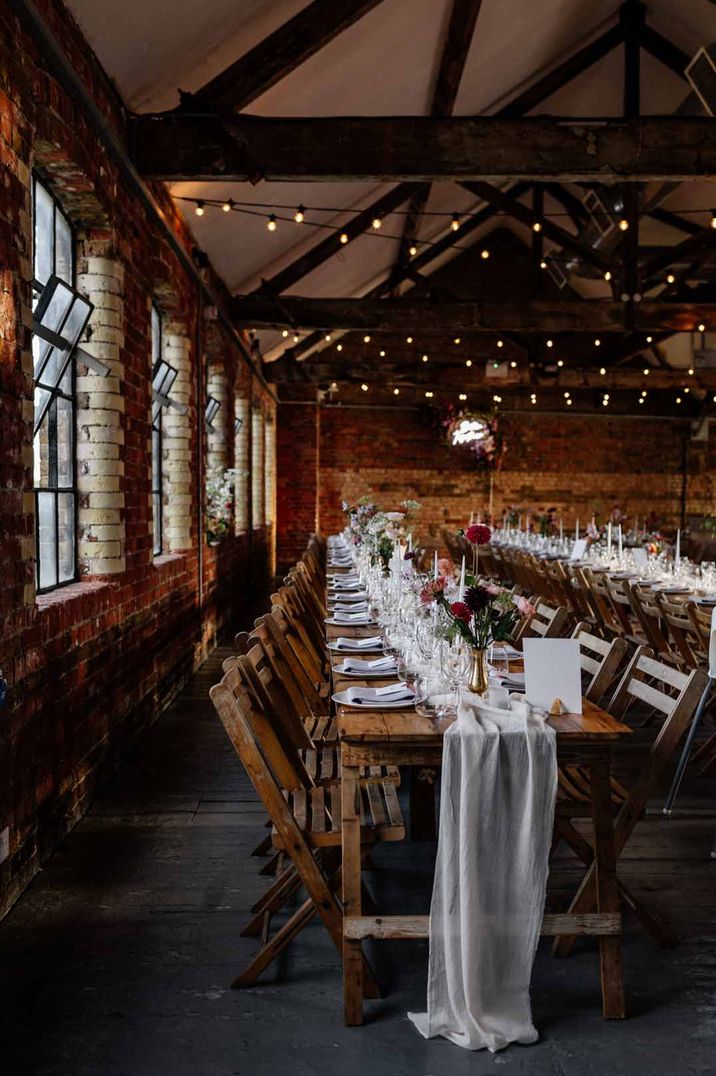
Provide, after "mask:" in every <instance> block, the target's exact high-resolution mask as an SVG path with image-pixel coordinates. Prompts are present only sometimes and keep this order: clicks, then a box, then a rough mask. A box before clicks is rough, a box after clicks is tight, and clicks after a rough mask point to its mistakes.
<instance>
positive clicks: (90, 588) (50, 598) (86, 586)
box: [35, 579, 119, 612]
mask: <svg viewBox="0 0 716 1076" xmlns="http://www.w3.org/2000/svg"><path fill="white" fill-rule="evenodd" d="M118 585H119V584H118V583H110V582H108V581H107V580H106V579H86V580H81V581H80V582H78V583H68V584H67V586H64V587H58V588H57V589H56V590H51V591H49V593H47V594H37V595H36V597H35V604H36V606H37V608H38V610H39V611H40V612H43V610H45V609H54V608H55V607H56V606H58V605H68V604H70V603H71V602H74V601H77V602H79V601H82V600H83V599H86V598H88V597H94V596H95V595H101V594H102V593H103V592H104V591H107V592H109V591H111V590H113V589H115V587H117V586H118Z"/></svg>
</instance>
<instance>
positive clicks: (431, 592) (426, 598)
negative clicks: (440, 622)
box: [420, 576, 446, 605]
mask: <svg viewBox="0 0 716 1076" xmlns="http://www.w3.org/2000/svg"><path fill="white" fill-rule="evenodd" d="M445 582H446V581H445V579H444V578H443V577H442V576H439V577H438V578H437V579H430V580H428V582H427V583H426V584H425V586H424V587H423V589H422V590H421V591H420V601H421V602H422V604H423V605H431V604H432V602H434V601H435V599H436V597H437V596H438V594H442V593H443V591H444V590H445Z"/></svg>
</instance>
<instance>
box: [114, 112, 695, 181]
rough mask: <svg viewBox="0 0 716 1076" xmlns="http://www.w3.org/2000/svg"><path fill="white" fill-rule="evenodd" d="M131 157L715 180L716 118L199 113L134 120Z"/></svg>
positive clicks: (186, 169)
mask: <svg viewBox="0 0 716 1076" xmlns="http://www.w3.org/2000/svg"><path fill="white" fill-rule="evenodd" d="M132 128H133V148H134V159H135V162H136V165H137V167H138V170H139V171H140V172H141V173H142V174H143V175H144V176H145V177H151V178H154V179H164V180H167V181H178V180H189V179H200V180H205V181H207V180H222V181H224V182H226V181H235V182H244V181H246V180H248V179H254V180H255V179H256V177H257V176H258V177H262V178H264V179H269V180H272V181H284V180H286V181H290V180H304V181H306V180H307V181H323V180H331V181H353V180H376V181H385V182H391V181H394V180H399V179H402V180H406V181H407V180H411V181H412V180H414V181H419V182H425V181H430V182H432V181H433V180H441V179H456V180H460V181H470V180H475V181H477V180H487V181H489V182H502V181H505V180H507V181H513V180H514V179H516V178H521V179H533V180H537V181H541V182H543V181H545V180H547V181H549V180H556V181H558V182H566V181H580V180H584V181H586V182H605V181H610V180H611V181H614V180H623V181H625V182H626V181H638V182H647V181H651V180H666V179H679V180H687V179H695V178H704V179H712V178H713V176H714V160H715V159H716V125H715V124H714V123H713V120H712V119H711V118H710V117H708V118H705V117H693V116H689V117H685V116H677V117H672V116H658V117H655V116H648V117H643V118H641V119H638V120H620V119H605V120H594V119H589V120H578V119H564V118H553V117H549V118H548V117H530V118H527V119H519V120H505V119H500V118H495V117H492V116H476V117H449V118H442V117H440V118H436V117H433V116H397V117H384V116H376V117H365V116H360V117H333V116H328V117H324V118H321V119H315V118H311V119H303V118H299V119H296V118H290V119H276V118H265V117H263V116H243V115H238V116H230V117H212V116H205V117H198V116H193V115H182V114H181V113H172V114H169V115H163V116H151V115H146V116H137V117H135V118H134V120H133V121H132Z"/></svg>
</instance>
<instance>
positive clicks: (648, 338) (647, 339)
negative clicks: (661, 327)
mask: <svg viewBox="0 0 716 1076" xmlns="http://www.w3.org/2000/svg"><path fill="white" fill-rule="evenodd" d="M653 339H654V337H653V336H647V338H646V342H647V344H650V343H651V341H652V340H653Z"/></svg>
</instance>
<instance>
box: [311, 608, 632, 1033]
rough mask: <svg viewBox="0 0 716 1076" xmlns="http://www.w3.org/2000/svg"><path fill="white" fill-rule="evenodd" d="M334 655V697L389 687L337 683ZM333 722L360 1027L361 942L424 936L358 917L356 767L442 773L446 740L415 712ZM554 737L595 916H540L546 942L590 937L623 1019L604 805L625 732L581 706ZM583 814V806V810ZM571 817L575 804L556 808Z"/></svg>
mask: <svg viewBox="0 0 716 1076" xmlns="http://www.w3.org/2000/svg"><path fill="white" fill-rule="evenodd" d="M326 633H327V638H328V640H329V641H330V640H332V639H336V638H338V637H339V636H343V637H348V638H350V637H354V638H367V637H369V636H371V635H375V634H377V631H376V628H375V627H367V628H366V627H347V626H343V625H341V626H338V625H333V624H328V625H326ZM329 653H331V658H332V662H331V664H332V667H333V685H334V690H336V691H341V690H344V689H345V688H347V687H351V686H353V687H356V686H367V685H368V684H370V686H373V687H377V686H381V684H383V683H386V682H389V681H381V680H370V681H367V680H359V679H356V678H353V677H350V678H347V677H342V676H341V675H340V672H339V671H338V670H337V669H336V665H338V663H339V662H340V660H341V657H342V656H345V655H340V654H337V653H335V652H332V651H329ZM336 723H337V727H338V734H339V737H340V745H341V783H342V824H343V871H342V878H343V881H342V885H343V1002H344V1017H345V1022H346V1024H348V1025H358V1024H362V1023H363V998H364V991H363V961H362V942H363V940H364V939H366V938H377V939H381V938H404V939H411V938H423V937H427V935H428V920H429V917H428V916H427V915H425V916H400V915H390V916H370V915H364V914H363V906H362V897H361V831H360V825H361V824H360V807H359V795H358V775H359V770H360V767H362V766H387V765H393V766H417V767H426V766H430V767H439V766H440V764H441V761H442V749H443V743H442V741H443V734H444V732H445V729H446V728H447V727H448V724H449V722H443V723H441V724H439V725H438V726H437V727H436V726H435V725H434V724H433V722H432V721H430V720H429V718H426V717H421V716H420V715H419V714H417V713H416V712H415V711H414V710H413V709H412V708H411V709H406V710H364V711H356V710H354V709H351V708H350V707H345V706H338V707H337V711H336ZM549 723H550V724H551V725H552V727H553V728H554V729H555V731H556V733H557V757H558V762H559V765H560V766H563V765H567V764H569V763H577V764H579V765H580V766H582V767H584V768H585V769H586V770H587V771H588V773H589V785H590V789H591V804H589V805H588V811H587V812H586V813H587V814H589V815H591V820H592V827H593V847H594V861H595V862H594V867H595V876H596V877H595V881H596V896H597V911H596V912H594V913H590V914H582V915H574V914H569V913H565V914H563V915H549V914H545V916H544V918H543V922H542V933H543V934H545V935H578V934H590V935H594V936H596V937H597V938H598V939H599V952H600V975H601V989H602V1011H603V1015H604V1016H605V1017H607V1018H611V1019H621V1018H623V1017H624V1015H625V1011H624V981H623V969H622V916H621V912H620V907H619V896H618V886H617V874H616V855H615V848H614V828H613V821H612V800H611V787H610V779H611V747H612V744H613V743H614V742H616V741H618V740H620V739H622V738H623V737H624V736H627V735H629V734H630V729H629V728H628V726H626V725H623V724H622V723H621V722H619V721H617V720H616V718H614V717H612V716H611V715H610V714H608V713H606V712H605V711H604V710H601V709H600V708H599V707H598V706H595V705H594V704H593V703H590V702H588V701H586V700H585V702H584V712H583V713H582V714H563V715H561V716H560V717H550V718H549ZM581 806H582V807H584V804H582V805H581ZM561 807H564V808H565V813H567V814H571V815H573V814H574V810H573V805H570V804H560V802H559V801H558V804H557V817H559V812H560V809H561Z"/></svg>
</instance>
